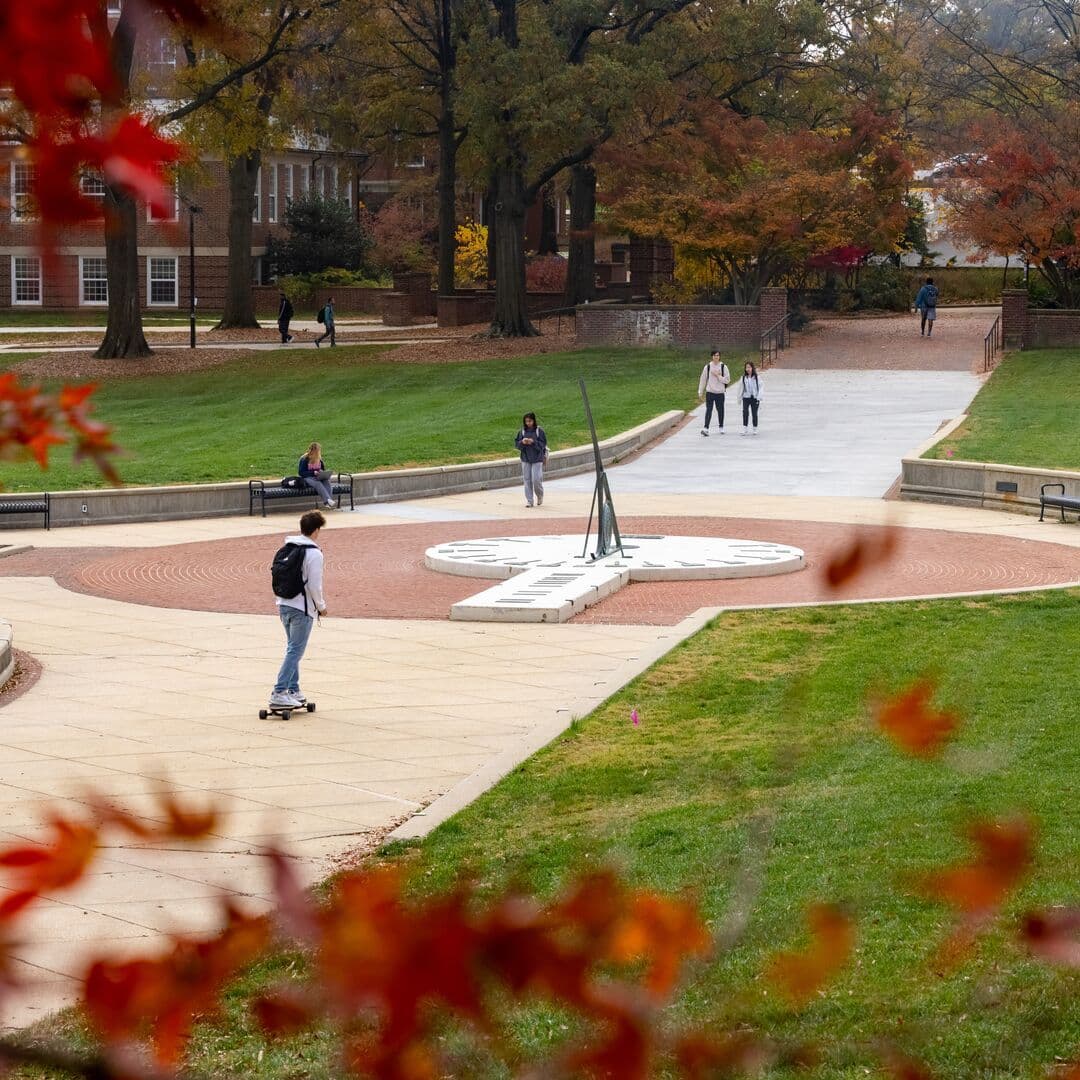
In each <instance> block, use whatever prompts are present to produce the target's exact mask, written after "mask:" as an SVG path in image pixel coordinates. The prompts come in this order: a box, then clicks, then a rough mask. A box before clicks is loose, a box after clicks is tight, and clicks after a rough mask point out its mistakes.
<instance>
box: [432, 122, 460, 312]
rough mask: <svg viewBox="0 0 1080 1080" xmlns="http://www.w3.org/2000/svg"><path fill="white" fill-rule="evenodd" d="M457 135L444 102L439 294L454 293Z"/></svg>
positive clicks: (440, 170)
mask: <svg viewBox="0 0 1080 1080" xmlns="http://www.w3.org/2000/svg"><path fill="white" fill-rule="evenodd" d="M456 189H457V134H456V132H455V131H454V113H453V111H452V110H451V109H450V108H449V106H448V105H445V104H444V107H443V110H442V113H441V114H440V116H439V185H438V197H439V279H438V285H437V286H436V288H437V292H438V295H439V296H452V295H453V294H454V252H455V251H456V250H457V236H456V234H457V204H456V201H455V200H456V198H457V190H456Z"/></svg>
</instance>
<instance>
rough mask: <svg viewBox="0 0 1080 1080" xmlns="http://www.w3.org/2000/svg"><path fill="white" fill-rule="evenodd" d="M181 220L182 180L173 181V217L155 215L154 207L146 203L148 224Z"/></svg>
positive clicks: (162, 223)
mask: <svg viewBox="0 0 1080 1080" xmlns="http://www.w3.org/2000/svg"><path fill="white" fill-rule="evenodd" d="M179 220H180V181H179V180H174V181H173V204H172V216H171V217H154V208H153V207H152V206H151V205H150V204H149V203H147V204H146V222H147V224H148V225H168V224H169V223H170V222H174V221H179Z"/></svg>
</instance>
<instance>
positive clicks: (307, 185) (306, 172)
mask: <svg viewBox="0 0 1080 1080" xmlns="http://www.w3.org/2000/svg"><path fill="white" fill-rule="evenodd" d="M313 168H314V166H313V165H301V166H300V194H301V195H309V194H310V193H311V170H312V169H313Z"/></svg>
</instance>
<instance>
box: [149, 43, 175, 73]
mask: <svg viewBox="0 0 1080 1080" xmlns="http://www.w3.org/2000/svg"><path fill="white" fill-rule="evenodd" d="M147 64H148V67H149V69H150V73H151V74H152V75H156V76H158V77H159V78H163V77H165V76H167V75H172V74H173V73H174V72H175V71H176V42H175V41H173V39H172V38H167V37H159V38H154V39H153V40H152V41H151V42H150V55H149V56H148V57H147Z"/></svg>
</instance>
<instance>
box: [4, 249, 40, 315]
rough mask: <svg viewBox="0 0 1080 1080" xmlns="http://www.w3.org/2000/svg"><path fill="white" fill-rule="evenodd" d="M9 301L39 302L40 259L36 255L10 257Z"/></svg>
mask: <svg viewBox="0 0 1080 1080" xmlns="http://www.w3.org/2000/svg"><path fill="white" fill-rule="evenodd" d="M11 302H12V303H13V304H40V303H41V260H40V259H39V258H38V257H37V256H36V255H13V256H12V257H11Z"/></svg>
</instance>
